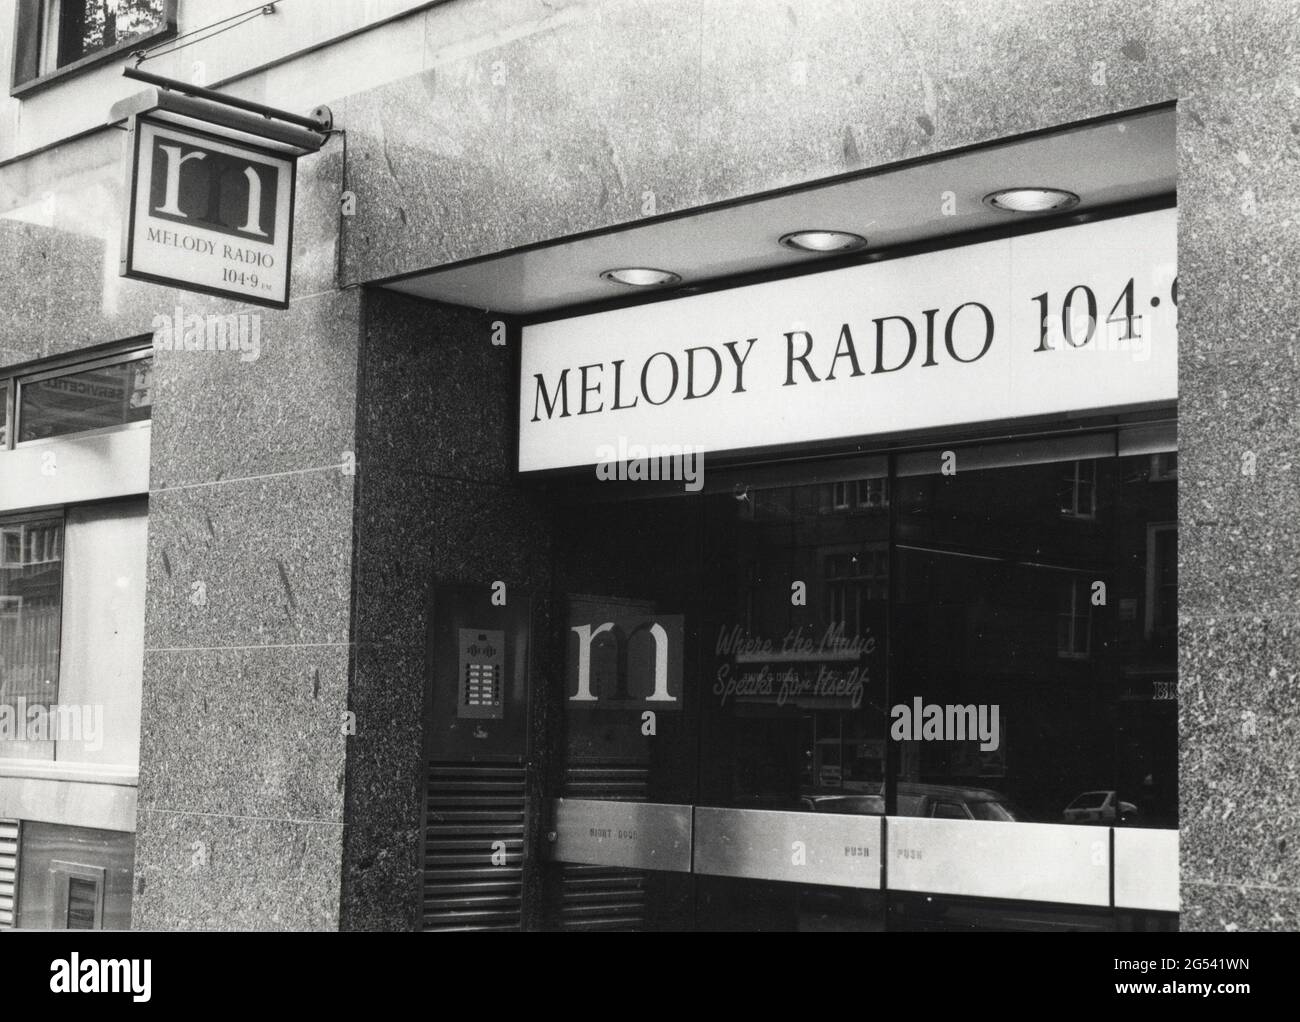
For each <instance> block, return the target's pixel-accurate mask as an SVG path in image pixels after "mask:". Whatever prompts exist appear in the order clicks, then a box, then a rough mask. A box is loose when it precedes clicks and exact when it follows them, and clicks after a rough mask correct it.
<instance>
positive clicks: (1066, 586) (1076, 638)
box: [1056, 579, 1092, 660]
mask: <svg viewBox="0 0 1300 1022" xmlns="http://www.w3.org/2000/svg"><path fill="white" fill-rule="evenodd" d="M1091 625H1092V600H1091V594H1090V590H1089V587H1088V583H1087V581H1086V580H1084V579H1067V580H1066V581H1065V582H1064V583H1062V585H1061V609H1060V611H1059V612H1058V613H1057V628H1056V653H1057V656H1061V657H1065V658H1067V659H1072V660H1086V659H1087V657H1088V654H1089V652H1090V650H1091V639H1092V627H1091Z"/></svg>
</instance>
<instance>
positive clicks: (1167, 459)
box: [1150, 451, 1178, 483]
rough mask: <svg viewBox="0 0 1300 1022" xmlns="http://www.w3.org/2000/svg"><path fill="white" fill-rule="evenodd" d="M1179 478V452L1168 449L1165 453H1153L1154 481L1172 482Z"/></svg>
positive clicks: (1152, 468)
mask: <svg viewBox="0 0 1300 1022" xmlns="http://www.w3.org/2000/svg"><path fill="white" fill-rule="evenodd" d="M1177 478H1178V452H1177V451H1167V452H1165V453H1164V454H1153V455H1151V475H1150V479H1151V481H1152V482H1153V483H1167V482H1172V481H1173V480H1175V479H1177Z"/></svg>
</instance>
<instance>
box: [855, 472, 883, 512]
mask: <svg viewBox="0 0 1300 1022" xmlns="http://www.w3.org/2000/svg"><path fill="white" fill-rule="evenodd" d="M857 489H858V492H857V498H858V499H857V504H858V507H866V508H884V507H889V480H888V479H884V478H881V479H859V480H858V483H857Z"/></svg>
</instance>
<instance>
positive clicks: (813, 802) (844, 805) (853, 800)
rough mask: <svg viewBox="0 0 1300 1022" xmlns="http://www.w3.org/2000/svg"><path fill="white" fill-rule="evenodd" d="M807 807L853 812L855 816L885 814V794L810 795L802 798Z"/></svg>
mask: <svg viewBox="0 0 1300 1022" xmlns="http://www.w3.org/2000/svg"><path fill="white" fill-rule="evenodd" d="M800 801H801V802H802V803H803V805H804V808H805V809H815V810H816V811H817V812H819V813H851V814H853V815H855V816H884V815H885V797H884V796H883V795H808V796H805V797H804V798H802V799H800Z"/></svg>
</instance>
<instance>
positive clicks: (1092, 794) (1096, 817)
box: [1065, 791, 1138, 823]
mask: <svg viewBox="0 0 1300 1022" xmlns="http://www.w3.org/2000/svg"><path fill="white" fill-rule="evenodd" d="M1116 802H1117V795H1116V793H1115V792H1113V791H1085V792H1084V793H1083V794H1082V795H1080V796H1079V797H1078V798H1076V799H1075V800H1074V801H1073V802H1071V803H1070V804H1069V805H1068V806H1066V807H1065V822H1066V823H1114V822H1115V805H1116ZM1137 814H1138V809H1137V806H1135V805H1134V804H1133V803H1132V802H1119V817H1120V820H1121V821H1127V820H1131V819H1133V818H1134V817H1136V816H1137Z"/></svg>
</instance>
